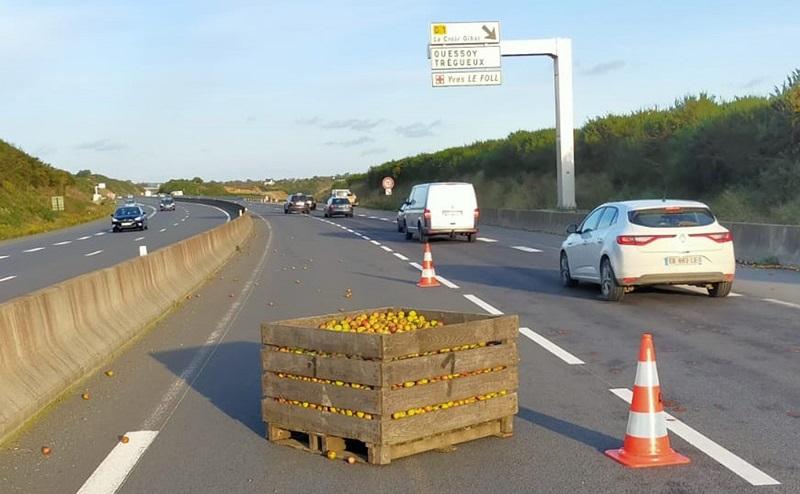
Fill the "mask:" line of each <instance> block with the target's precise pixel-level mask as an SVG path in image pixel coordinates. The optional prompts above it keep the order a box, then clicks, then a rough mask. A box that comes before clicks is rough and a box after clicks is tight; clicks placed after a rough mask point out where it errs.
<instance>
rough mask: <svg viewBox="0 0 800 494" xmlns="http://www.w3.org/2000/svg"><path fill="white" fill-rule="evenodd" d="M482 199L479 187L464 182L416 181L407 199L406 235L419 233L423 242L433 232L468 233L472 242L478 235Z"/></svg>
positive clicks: (404, 204)
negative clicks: (476, 195)
mask: <svg viewBox="0 0 800 494" xmlns="http://www.w3.org/2000/svg"><path fill="white" fill-rule="evenodd" d="M479 216H480V210H479V209H478V200H477V198H476V197H475V188H474V187H473V186H472V184H469V183H464V182H436V183H430V184H419V185H415V186H414V187H413V188H412V189H411V193H410V194H409V196H408V199H406V201H405V202H404V203H403V222H402V224H401V226H402V228H401V231H402V232H404V233H405V234H406V239H408V240H411V239H412V238H414V233H416V234H417V238H419V241H420V242H427V241H428V238H430V237H431V236H433V235H449V236H450V237H451V238H452V237H455V236H456V235H464V236H465V237H466V238H467V240H468V241H469V242H474V241H475V239H476V238H477V236H478V217H479Z"/></svg>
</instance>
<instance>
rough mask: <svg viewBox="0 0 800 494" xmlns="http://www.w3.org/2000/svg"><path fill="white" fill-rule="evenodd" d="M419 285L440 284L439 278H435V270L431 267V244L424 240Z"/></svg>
mask: <svg viewBox="0 0 800 494" xmlns="http://www.w3.org/2000/svg"><path fill="white" fill-rule="evenodd" d="M417 286H419V287H423V288H424V287H430V286H441V284H440V283H439V280H437V279H436V271H434V269H433V254H431V245H430V244H429V243H428V242H425V249H424V250H423V251H422V275H421V276H420V278H419V283H417Z"/></svg>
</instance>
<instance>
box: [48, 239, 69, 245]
mask: <svg viewBox="0 0 800 494" xmlns="http://www.w3.org/2000/svg"><path fill="white" fill-rule="evenodd" d="M71 243H72V240H64V241H63V242H56V243H54V244H53V245H67V244H71Z"/></svg>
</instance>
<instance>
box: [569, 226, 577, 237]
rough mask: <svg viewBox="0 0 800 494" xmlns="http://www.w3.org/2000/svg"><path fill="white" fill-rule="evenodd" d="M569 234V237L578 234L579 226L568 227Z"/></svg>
mask: <svg viewBox="0 0 800 494" xmlns="http://www.w3.org/2000/svg"><path fill="white" fill-rule="evenodd" d="M567 233H568V234H569V235H572V234H573V233H578V225H575V224H573V225H569V226H568V227H567Z"/></svg>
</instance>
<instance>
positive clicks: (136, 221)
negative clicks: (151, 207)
mask: <svg viewBox="0 0 800 494" xmlns="http://www.w3.org/2000/svg"><path fill="white" fill-rule="evenodd" d="M111 229H112V230H113V231H114V232H115V233H116V232H118V231H121V230H147V214H146V213H145V212H144V209H142V208H141V207H139V206H122V207H119V208H117V210H116V211H114V214H112V215H111Z"/></svg>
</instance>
